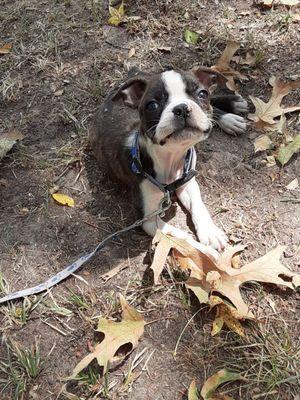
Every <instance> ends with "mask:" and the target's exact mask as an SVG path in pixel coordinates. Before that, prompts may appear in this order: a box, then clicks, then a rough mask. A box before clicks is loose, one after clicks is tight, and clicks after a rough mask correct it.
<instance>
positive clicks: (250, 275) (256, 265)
mask: <svg viewBox="0 0 300 400" xmlns="http://www.w3.org/2000/svg"><path fill="white" fill-rule="evenodd" d="M153 242H154V243H156V244H157V247H156V251H155V254H154V258H153V263H152V265H151V268H152V270H153V272H154V277H155V281H156V282H157V281H158V277H159V274H160V273H161V271H162V268H163V266H164V264H165V262H166V258H167V255H168V253H169V250H170V248H175V249H176V251H175V252H174V256H175V258H177V259H178V260H179V265H180V266H181V268H182V269H184V270H187V269H189V270H190V271H191V274H190V277H189V279H188V280H187V281H186V282H185V283H186V286H187V287H188V288H189V289H191V290H193V291H194V293H195V294H196V295H197V289H201V291H200V295H199V297H200V298H201V297H203V302H207V299H208V297H209V296H211V294H213V292H214V291H217V292H218V293H220V294H221V295H223V296H224V297H226V298H227V299H228V303H230V304H232V305H233V306H234V307H235V308H236V311H237V314H236V318H237V319H245V318H248V319H249V318H253V317H254V316H253V314H252V312H251V311H250V310H249V308H248V306H247V304H246V303H245V302H244V300H243V298H242V296H241V293H240V286H241V285H242V284H243V283H246V282H249V281H257V282H266V283H274V284H277V285H282V286H287V287H289V288H291V289H293V288H294V285H296V284H297V285H298V283H299V280H300V279H299V276H300V275H298V274H297V273H295V272H293V271H291V270H289V269H288V268H286V267H285V266H284V265H283V264H281V262H280V257H281V255H282V253H283V250H284V247H283V246H278V247H276V248H275V249H273V250H271V251H269V252H268V253H267V254H265V255H264V256H262V257H260V258H258V259H256V260H254V261H252V262H250V263H247V264H245V265H244V266H242V267H241V268H239V269H234V268H232V265H231V264H232V257H233V256H234V255H235V254H236V253H238V252H240V251H242V250H243V249H244V246H235V247H233V246H227V248H226V249H225V251H224V252H223V253H222V254H221V255H220V258H219V260H218V262H217V263H215V262H214V261H213V260H212V259H210V258H209V257H208V256H206V255H205V254H204V253H201V252H200V251H199V250H197V249H196V248H194V247H193V246H191V245H190V244H188V243H187V242H186V241H185V240H183V239H177V238H174V237H172V236H170V235H165V234H163V233H161V232H160V231H158V232H157V234H156V236H155V238H154V240H153ZM178 253H179V254H178ZM185 258H189V259H190V260H185ZM295 282H296V284H295ZM199 300H200V299H199ZM200 301H201V300H200Z"/></svg>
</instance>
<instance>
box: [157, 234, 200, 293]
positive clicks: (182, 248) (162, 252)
mask: <svg viewBox="0 0 300 400" xmlns="http://www.w3.org/2000/svg"><path fill="white" fill-rule="evenodd" d="M152 243H153V244H156V245H157V246H156V249H155V253H154V257H153V261H152V264H151V267H150V269H152V271H153V274H154V284H155V285H157V284H158V278H159V276H160V274H161V272H162V270H163V268H164V265H165V263H166V260H167V257H168V254H169V252H170V250H171V249H172V248H174V249H176V250H178V251H179V252H180V254H181V256H182V257H186V256H188V257H189V258H190V259H191V260H192V261H193V262H194V263H195V266H199V267H198V268H200V266H201V263H202V261H201V256H202V253H200V252H198V250H197V249H195V248H194V247H193V246H191V245H190V244H189V243H187V241H186V240H184V239H178V238H175V237H174V236H170V235H165V234H164V233H162V232H161V231H160V230H157V232H156V235H155V236H154V238H153V241H152ZM207 258H208V257H207Z"/></svg>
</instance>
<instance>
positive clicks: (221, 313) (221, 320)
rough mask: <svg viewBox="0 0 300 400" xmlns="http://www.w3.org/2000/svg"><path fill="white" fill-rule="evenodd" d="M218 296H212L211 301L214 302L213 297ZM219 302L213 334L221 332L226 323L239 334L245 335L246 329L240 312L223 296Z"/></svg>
mask: <svg viewBox="0 0 300 400" xmlns="http://www.w3.org/2000/svg"><path fill="white" fill-rule="evenodd" d="M215 297H218V296H211V297H210V301H211V303H212V304H213V298H215ZM218 299H219V302H218V304H215V306H216V308H217V313H216V317H215V320H214V322H213V327H212V331H211V335H212V336H215V335H216V334H217V333H219V332H220V331H221V329H222V327H223V325H224V324H225V325H226V326H227V327H228V328H229V329H230V330H231V331H233V332H235V333H237V334H238V335H239V336H241V337H244V336H245V331H244V328H243V327H242V325H241V323H240V321H239V319H242V318H241V316H240V315H239V314H238V312H237V310H236V309H235V308H234V307H232V306H230V305H229V304H226V303H225V302H224V301H223V300H222V299H221V298H219V297H218Z"/></svg>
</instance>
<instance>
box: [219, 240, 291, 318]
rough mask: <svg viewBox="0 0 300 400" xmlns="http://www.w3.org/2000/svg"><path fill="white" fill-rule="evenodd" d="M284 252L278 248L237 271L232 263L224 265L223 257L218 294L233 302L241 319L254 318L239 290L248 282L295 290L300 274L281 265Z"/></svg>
mask: <svg viewBox="0 0 300 400" xmlns="http://www.w3.org/2000/svg"><path fill="white" fill-rule="evenodd" d="M233 251H234V248H233ZM283 251H284V247H283V246H278V247H276V248H275V249H273V250H271V251H269V252H268V253H267V254H265V255H264V256H262V257H260V258H258V259H256V260H254V261H252V262H250V263H248V264H245V265H244V266H243V267H241V268H239V269H237V270H236V269H234V268H232V267H231V264H230V263H227V264H224V259H223V257H222V255H221V257H220V260H219V263H218V265H219V266H222V269H223V273H222V272H220V273H221V276H222V279H221V282H218V292H219V293H221V294H222V295H224V296H226V297H227V298H228V299H229V300H230V301H231V303H232V304H233V305H234V306H235V307H236V309H237V310H238V312H239V314H240V315H241V317H243V318H252V317H253V314H252V312H251V311H249V308H248V306H247V305H246V303H245V302H244V300H243V299H242V296H241V293H240V290H239V288H240V286H241V285H242V284H243V283H245V282H248V281H257V282H266V283H274V284H277V285H283V286H288V287H289V288H291V289H293V283H294V282H297V279H298V278H297V277H298V274H296V273H295V272H292V271H291V270H289V269H288V268H286V267H285V266H284V265H283V264H281V262H280V260H279V259H280V257H281V255H282V253H283ZM224 267H225V269H224ZM283 277H285V278H289V279H290V281H287V280H285V279H283Z"/></svg>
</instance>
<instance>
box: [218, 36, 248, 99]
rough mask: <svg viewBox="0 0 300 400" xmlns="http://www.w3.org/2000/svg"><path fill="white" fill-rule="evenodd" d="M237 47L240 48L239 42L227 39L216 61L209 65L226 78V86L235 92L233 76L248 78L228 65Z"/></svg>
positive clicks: (241, 78)
mask: <svg viewBox="0 0 300 400" xmlns="http://www.w3.org/2000/svg"><path fill="white" fill-rule="evenodd" d="M239 48H240V44H239V43H237V42H235V41H229V42H228V43H227V45H226V48H225V50H224V51H223V53H222V54H221V57H220V58H219V60H218V61H217V63H216V64H215V65H213V66H212V67H211V68H212V69H214V70H215V71H218V72H220V73H221V74H222V75H224V76H225V77H226V78H227V79H228V81H227V83H226V86H227V87H228V89H230V90H232V91H234V92H237V87H236V84H235V81H234V79H235V78H237V79H240V80H245V79H248V78H247V77H246V76H245V75H244V74H242V73H240V72H239V71H236V70H235V69H234V68H232V67H231V66H230V62H231V61H232V58H233V55H234V54H235V53H236V51H237V50H238V49H239Z"/></svg>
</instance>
